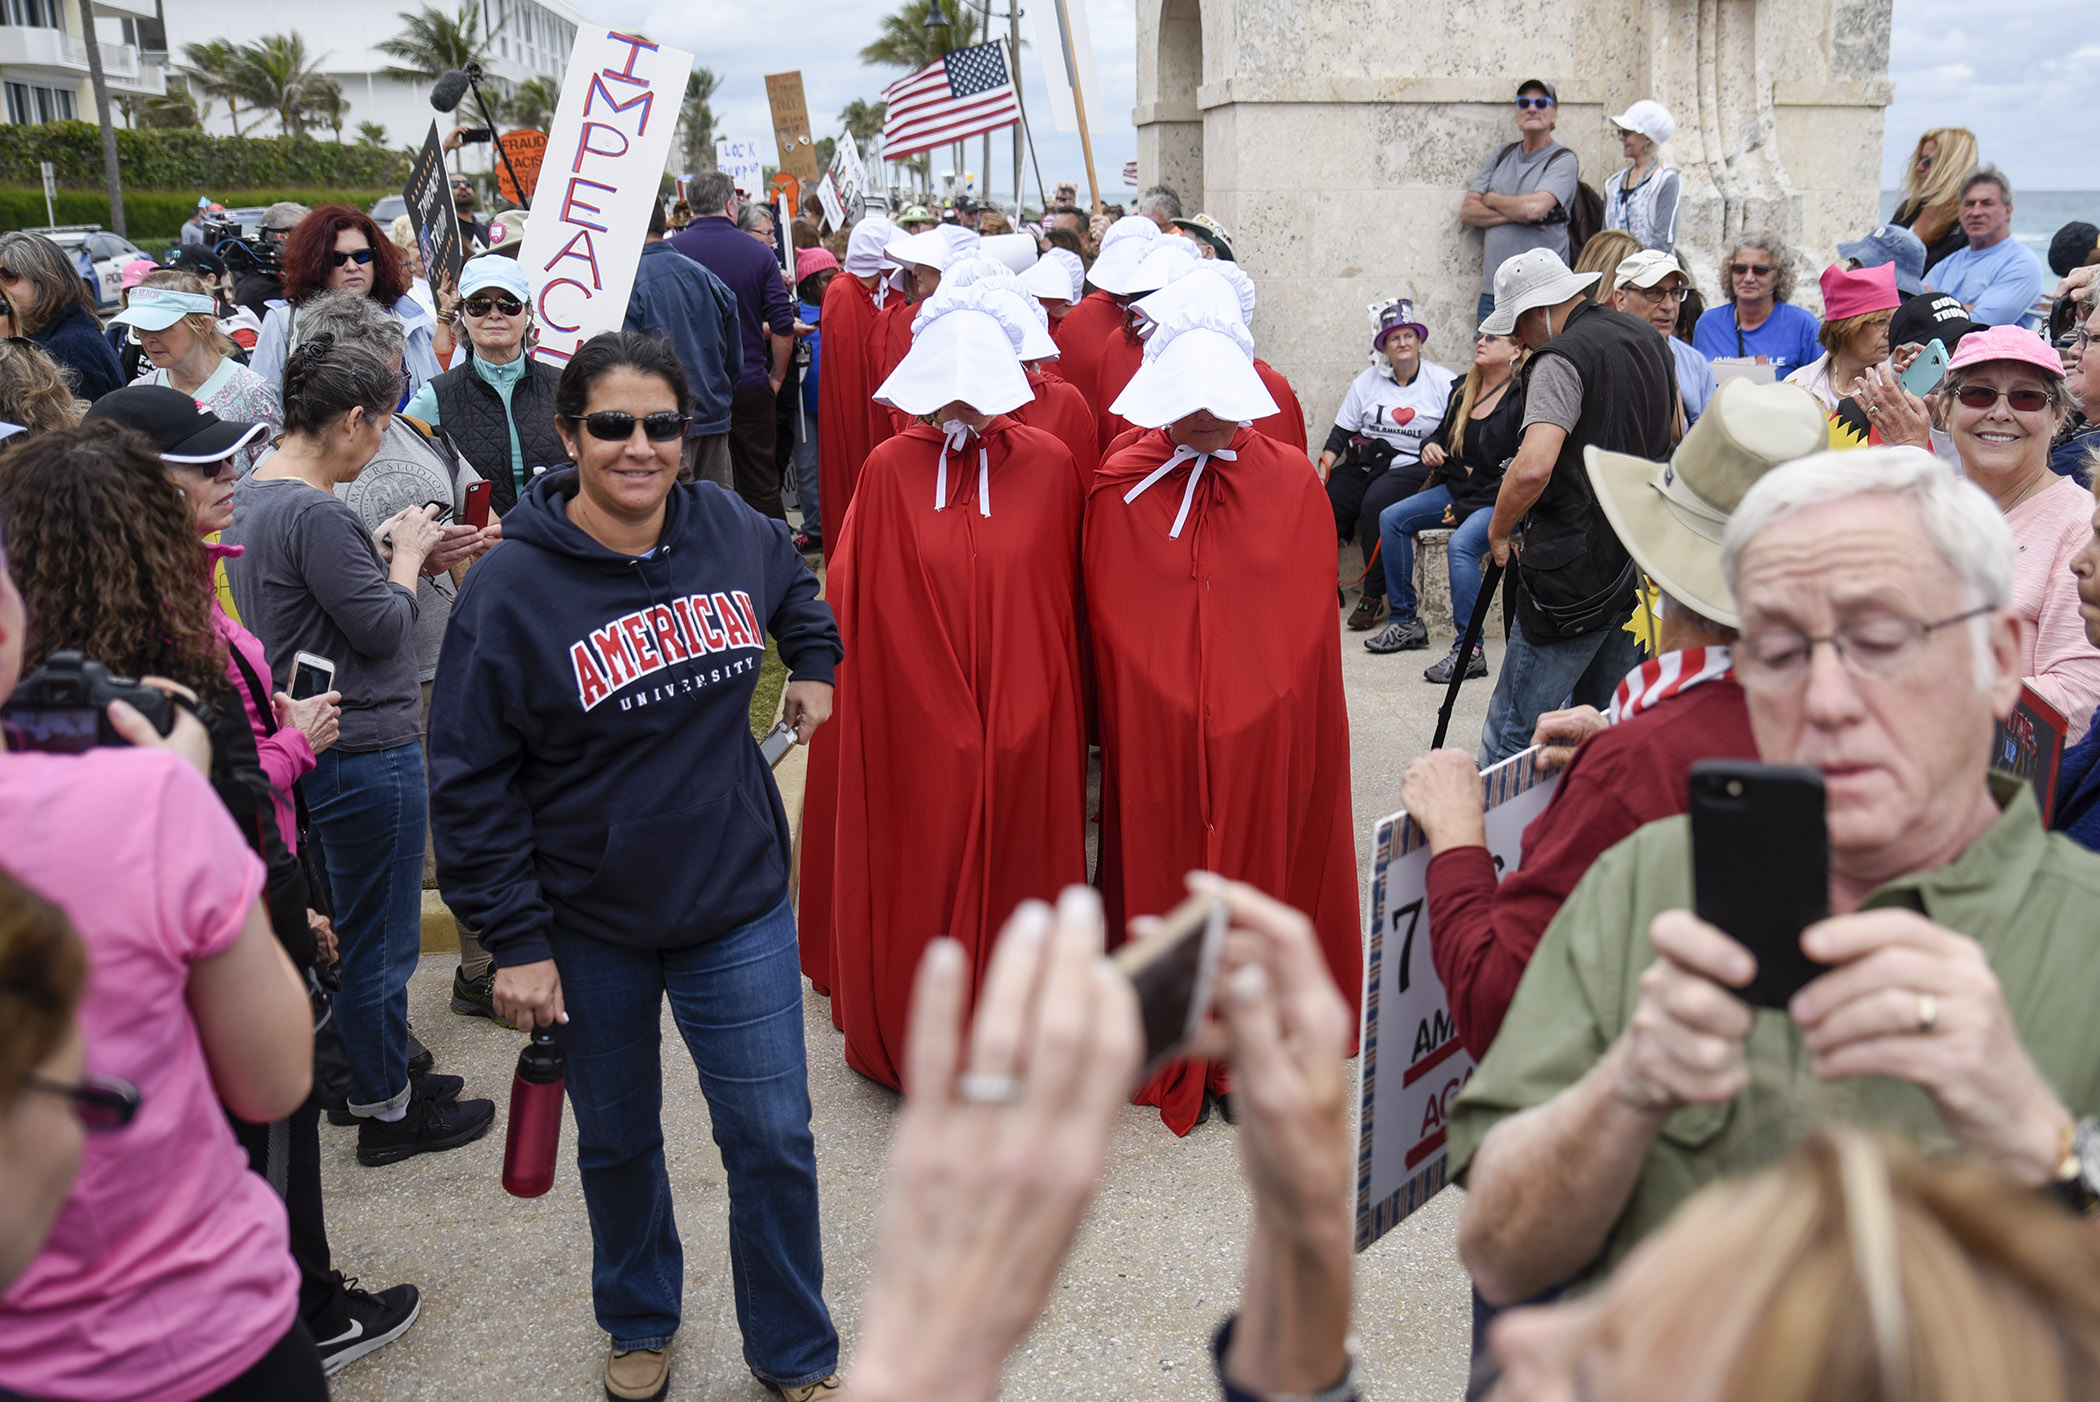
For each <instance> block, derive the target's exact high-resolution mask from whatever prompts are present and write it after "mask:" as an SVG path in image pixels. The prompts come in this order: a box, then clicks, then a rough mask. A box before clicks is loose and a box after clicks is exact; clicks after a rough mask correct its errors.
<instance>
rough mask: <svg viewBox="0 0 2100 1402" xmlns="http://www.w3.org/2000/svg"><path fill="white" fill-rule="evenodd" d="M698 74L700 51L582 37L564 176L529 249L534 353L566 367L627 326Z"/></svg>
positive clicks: (561, 144) (573, 72)
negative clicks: (675, 136) (689, 89)
mask: <svg viewBox="0 0 2100 1402" xmlns="http://www.w3.org/2000/svg"><path fill="white" fill-rule="evenodd" d="M692 68H693V56H692V55H691V54H689V53H685V52H683V51H682V50H679V49H667V48H662V47H660V46H659V45H657V44H655V43H653V42H652V41H650V40H648V39H644V38H641V37H639V36H638V35H633V34H623V33H621V32H620V31H619V30H617V29H586V30H579V31H578V32H577V35H576V43H575V47H573V48H572V49H571V50H570V51H569V71H568V74H567V75H566V76H565V77H564V78H563V79H562V88H561V105H560V106H559V107H558V108H556V109H555V113H554V127H553V130H551V131H550V132H548V134H547V151H548V154H549V156H550V158H551V160H550V167H551V170H552V172H553V177H554V178H553V179H552V180H550V181H549V183H548V186H547V188H546V189H545V190H544V191H542V192H541V194H540V199H539V202H538V205H537V207H536V208H535V209H534V210H533V212H532V222H531V224H530V225H528V226H527V228H526V230H525V242H524V244H523V246H522V247H520V248H519V250H518V264H519V266H521V267H522V268H524V269H525V276H526V277H527V278H529V279H531V282H532V304H533V309H534V311H535V312H537V313H538V317H539V324H540V342H539V345H538V347H537V348H536V349H535V350H534V351H533V354H534V355H535V356H537V357H538V358H540V359H541V360H544V361H547V362H548V363H550V364H553V365H560V364H561V363H562V362H564V361H566V360H567V359H568V358H569V357H570V356H572V355H574V354H575V353H576V350H577V348H578V347H579V346H581V345H582V344H583V343H584V342H585V341H587V340H589V339H590V338H591V337H593V336H595V335H597V334H599V333H600V332H602V331H617V330H619V328H620V326H621V325H622V324H623V323H624V322H625V321H626V319H627V295H628V293H629V292H631V291H632V290H633V288H634V270H635V266H636V264H638V263H640V262H641V257H642V239H643V238H644V236H645V235H646V234H647V233H648V230H649V210H650V206H651V205H652V204H653V203H654V202H655V200H656V197H657V189H658V186H659V183H660V182H661V181H662V179H663V171H664V160H665V158H666V157H667V156H668V155H669V154H670V151H671V136H672V133H673V131H674V130H675V129H676V127H677V125H678V109H679V105H680V104H681V103H682V102H683V101H684V100H685V80H686V75H687V74H689V73H690V72H691V71H692ZM521 173H522V172H521Z"/></svg>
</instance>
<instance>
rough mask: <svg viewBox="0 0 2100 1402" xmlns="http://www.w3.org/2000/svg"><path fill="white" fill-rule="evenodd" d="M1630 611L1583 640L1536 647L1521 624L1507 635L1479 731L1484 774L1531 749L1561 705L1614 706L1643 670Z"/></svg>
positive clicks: (1570, 639) (1601, 708) (1556, 642)
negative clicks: (1543, 719)
mask: <svg viewBox="0 0 2100 1402" xmlns="http://www.w3.org/2000/svg"><path fill="white" fill-rule="evenodd" d="M1628 616H1630V615H1629V613H1628V612H1626V611H1622V612H1621V613H1620V614H1619V615H1618V616H1617V617H1614V618H1613V619H1612V621H1611V622H1609V623H1607V624H1605V625H1604V626H1603V627H1602V628H1599V629H1597V630H1596V631H1595V632H1591V633H1584V634H1583V635H1582V636H1581V637H1579V638H1556V639H1555V640H1554V641H1552V642H1550V643H1535V642H1533V641H1531V639H1530V638H1528V637H1526V636H1525V634H1524V629H1523V627H1522V625H1519V626H1518V627H1517V629H1516V630H1515V631H1514V632H1512V633H1511V634H1510V635H1509V648H1508V650H1507V651H1505V652H1504V653H1503V654H1502V671H1501V673H1500V674H1499V675H1498V676H1496V678H1495V694H1494V695H1493V696H1492V697H1491V698H1489V700H1488V713H1487V723H1486V724H1485V725H1483V726H1481V728H1480V767H1481V768H1483V769H1485V768H1487V767H1488V766H1489V765H1491V764H1498V763H1500V762H1501V761H1503V760H1505V759H1508V758H1509V757H1510V756H1511V755H1513V754H1517V753H1519V752H1521V751H1522V750H1524V749H1525V748H1527V747H1528V746H1529V745H1530V744H1531V732H1532V731H1533V730H1534V729H1535V728H1536V727H1537V725H1538V720H1539V717H1540V716H1542V715H1544V714H1545V713H1546V712H1548V711H1552V710H1558V709H1559V708H1560V707H1562V706H1595V707H1596V708H1597V709H1598V710H1600V711H1601V710H1603V709H1604V708H1605V707H1606V706H1609V705H1610V704H1611V694H1612V692H1613V691H1615V690H1617V689H1618V685H1619V683H1620V682H1621V681H1622V680H1624V679H1625V676H1626V674H1627V673H1628V672H1630V671H1632V670H1633V669H1634V668H1635V667H1636V666H1638V665H1640V660H1641V651H1640V643H1639V642H1638V641H1637V640H1636V639H1635V638H1634V636H1633V634H1631V633H1629V632H1627V631H1626V629H1625V627H1624V626H1623V625H1624V624H1625V622H1626V619H1627V617H1628Z"/></svg>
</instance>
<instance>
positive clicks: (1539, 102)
mask: <svg viewBox="0 0 2100 1402" xmlns="http://www.w3.org/2000/svg"><path fill="white" fill-rule="evenodd" d="M1552 105H1553V99H1552V98H1550V97H1520V98H1518V99H1517V106H1519V107H1522V108H1524V109H1525V110H1527V111H1531V112H1543V111H1545V110H1546V109H1547V108H1548V107H1551V106H1552Z"/></svg>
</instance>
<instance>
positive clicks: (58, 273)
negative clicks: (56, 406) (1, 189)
mask: <svg viewBox="0 0 2100 1402" xmlns="http://www.w3.org/2000/svg"><path fill="white" fill-rule="evenodd" d="M0 291H4V292H5V293H6V294H7V298H8V301H9V302H11V303H12V304H13V306H14V309H15V312H16V316H17V319H18V321H19V325H18V327H17V330H18V332H19V334H21V335H24V336H27V337H28V338H29V339H30V340H32V341H34V342H36V343H37V344H38V345H40V346H42V347H43V348H44V351H45V353H46V354H47V355H49V356H50V357H51V358H52V360H54V361H56V362H57V363H58V366H59V368H60V369H62V370H64V371H65V372H66V374H67V376H68V377H69V378H70V379H71V380H72V381H73V392H74V393H75V394H77V395H79V396H80V397H81V398H82V399H85V400H87V401H88V402H89V403H93V402H94V401H95V400H97V399H100V398H101V397H102V396H103V395H105V394H108V393H109V392H110V391H111V390H113V389H115V388H116V387H117V386H118V385H121V384H123V383H124V372H123V370H122V369H121V368H119V366H118V365H117V353H116V352H115V351H113V350H111V349H110V347H109V342H108V341H107V340H105V339H104V338H103V335H102V326H101V323H99V322H98V321H96V320H95V301H94V297H93V295H92V294H91V293H90V292H89V291H88V285H87V283H86V282H85V281H83V280H82V278H81V276H80V270H79V269H78V268H76V267H74V266H73V259H72V255H70V254H68V253H67V252H66V251H65V250H64V249H62V248H60V247H59V246H58V245H57V244H55V243H53V242H52V241H51V240H50V239H47V238H45V237H44V236H43V235H42V234H31V233H25V232H21V231H16V232H14V233H8V234H0Z"/></svg>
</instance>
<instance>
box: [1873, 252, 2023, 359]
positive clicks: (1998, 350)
mask: <svg viewBox="0 0 2100 1402" xmlns="http://www.w3.org/2000/svg"><path fill="white" fill-rule="evenodd" d="M1883 266H1884V267H1889V266H1893V265H1892V264H1883ZM1991 360H2011V361H2016V362H2018V363H2019V364H2021V365H2031V366H2033V367H2034V368H2035V369H2037V370H2040V371H2042V372H2044V373H2045V374H2048V375H2053V376H2055V377H2056V378H2057V379H2059V380H2060V379H2062V378H2063V377H2064V363H2063V360H2062V358H2061V357H2060V356H2058V355H2057V353H2056V352H2055V351H2054V350H2052V349H2050V346H2049V343H2048V342H2047V341H2045V340H2043V339H2042V338H2041V337H2040V336H2037V335H2036V334H2035V333H2034V332H2032V331H2029V330H2027V329H2026V328H2025V327H2020V326H1992V327H1987V328H1986V329H1984V330H1982V331H1971V332H1970V333H1969V334H1968V335H1966V336H1964V337H1962V338H1961V345H1960V346H1959V347H1957V348H1956V349H1955V352H1954V359H1952V360H1950V361H1948V362H1947V368H1948V369H1949V370H1961V369H1965V368H1967V367H1968V366H1971V365H1981V364H1983V363H1984V362H1986V361H1991Z"/></svg>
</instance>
